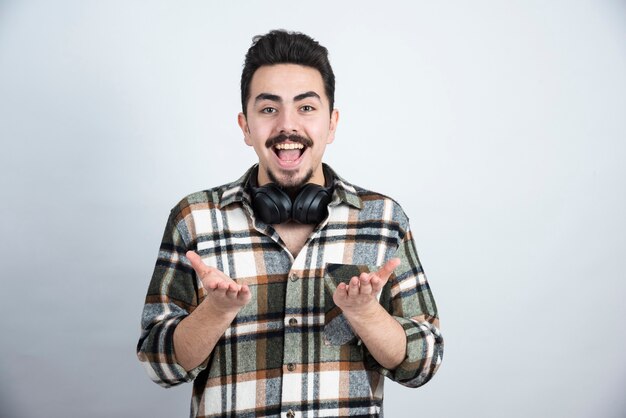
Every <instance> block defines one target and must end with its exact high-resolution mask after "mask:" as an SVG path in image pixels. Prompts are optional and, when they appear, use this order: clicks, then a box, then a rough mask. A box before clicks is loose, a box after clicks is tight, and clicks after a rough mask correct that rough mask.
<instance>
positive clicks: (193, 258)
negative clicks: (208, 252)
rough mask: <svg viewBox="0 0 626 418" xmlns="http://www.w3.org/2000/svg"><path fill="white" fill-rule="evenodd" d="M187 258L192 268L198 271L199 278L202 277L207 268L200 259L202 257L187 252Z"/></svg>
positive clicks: (192, 252)
mask: <svg viewBox="0 0 626 418" xmlns="http://www.w3.org/2000/svg"><path fill="white" fill-rule="evenodd" d="M185 257H187V259H188V260H189V262H190V263H191V267H193V269H194V270H195V271H196V274H197V275H198V276H201V275H202V273H204V271H205V270H206V267H207V266H206V264H204V261H202V258H200V256H199V255H198V254H196V253H195V252H194V251H187V252H186V253H185Z"/></svg>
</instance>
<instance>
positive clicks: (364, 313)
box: [342, 299, 382, 321]
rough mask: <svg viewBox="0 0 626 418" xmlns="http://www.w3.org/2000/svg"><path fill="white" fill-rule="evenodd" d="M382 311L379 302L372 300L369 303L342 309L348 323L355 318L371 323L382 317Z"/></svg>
mask: <svg viewBox="0 0 626 418" xmlns="http://www.w3.org/2000/svg"><path fill="white" fill-rule="evenodd" d="M381 309H382V306H380V304H379V303H378V301H377V300H376V299H372V300H371V301H370V302H368V303H364V304H359V305H355V306H351V307H346V308H342V311H343V314H344V316H345V317H346V319H348V321H350V320H351V319H353V318H358V319H359V320H361V321H370V320H374V319H375V318H377V317H378V316H379V315H380V310H381Z"/></svg>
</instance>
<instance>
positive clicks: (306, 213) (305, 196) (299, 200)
mask: <svg viewBox="0 0 626 418" xmlns="http://www.w3.org/2000/svg"><path fill="white" fill-rule="evenodd" d="M330 200H331V193H330V191H329V190H328V189H326V188H324V187H321V186H318V185H317V184H312V183H309V184H307V185H306V186H304V187H303V188H302V190H300V193H298V196H296V198H295V200H294V202H293V208H292V210H291V211H292V214H291V217H292V219H293V220H294V221H297V222H300V223H301V224H318V223H320V222H321V221H323V220H324V218H326V216H327V215H328V204H329V203H330Z"/></svg>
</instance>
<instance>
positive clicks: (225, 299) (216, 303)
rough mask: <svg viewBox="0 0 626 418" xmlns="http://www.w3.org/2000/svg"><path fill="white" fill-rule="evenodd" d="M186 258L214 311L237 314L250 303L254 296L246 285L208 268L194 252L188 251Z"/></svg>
mask: <svg viewBox="0 0 626 418" xmlns="http://www.w3.org/2000/svg"><path fill="white" fill-rule="evenodd" d="M185 256H186V257H187V259H188V260H189V261H190V262H191V266H192V267H193V269H194V270H195V272H196V275H197V276H198V277H199V278H200V280H201V281H202V286H204V289H205V290H206V291H207V299H208V300H209V301H210V302H211V304H212V305H213V308H214V309H217V310H218V311H220V312H223V313H225V314H228V313H236V312H239V309H241V308H242V307H243V306H244V305H246V304H247V303H248V302H250V299H251V298H252V294H251V293H250V288H249V287H248V285H247V284H246V283H244V284H241V285H239V284H237V283H236V282H235V281H234V280H233V279H231V278H230V277H228V276H227V275H225V274H224V273H223V272H222V271H220V270H219V269H217V268H215V267H209V266H207V265H206V264H204V262H203V261H202V258H200V256H199V255H198V254H196V253H195V252H193V251H187V253H186V254H185Z"/></svg>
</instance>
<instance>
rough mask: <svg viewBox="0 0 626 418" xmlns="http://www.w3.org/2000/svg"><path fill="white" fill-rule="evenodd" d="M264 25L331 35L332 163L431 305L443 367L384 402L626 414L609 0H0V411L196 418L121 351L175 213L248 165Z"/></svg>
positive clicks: (621, 64)
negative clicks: (401, 240)
mask: <svg viewBox="0 0 626 418" xmlns="http://www.w3.org/2000/svg"><path fill="white" fill-rule="evenodd" d="M224 3H225V2H224ZM272 28H287V29H292V30H300V31H303V32H305V33H308V34H310V35H312V36H313V37H315V38H316V39H318V40H319V41H320V42H321V43H322V44H323V45H326V46H327V47H328V48H329V49H330V52H331V61H332V64H333V66H334V69H335V73H336V76H337V98H336V99H337V107H338V108H339V109H340V110H341V112H342V113H341V120H340V124H339V129H338V133H337V139H336V141H335V143H334V144H332V145H331V146H330V147H329V148H327V153H326V161H327V162H329V163H330V164H332V165H333V166H334V167H335V168H336V169H337V171H338V172H339V173H340V174H341V175H343V176H344V177H346V178H347V179H349V180H352V181H354V182H355V183H357V184H359V185H361V186H364V187H367V188H370V189H374V190H379V191H382V192H384V193H386V194H388V195H390V196H392V197H394V198H396V199H397V200H398V201H399V202H400V203H401V204H402V205H403V206H404V208H405V210H406V212H407V213H408V214H409V216H410V217H411V222H412V227H413V229H414V232H415V234H416V241H417V246H418V249H419V251H420V256H421V259H422V262H423V264H424V266H425V269H426V272H427V274H428V276H429V279H430V282H431V286H432V289H433V291H434V294H435V297H436V299H437V302H438V305H439V309H440V313H441V318H442V326H443V332H444V337H445V339H446V352H445V356H444V361H443V365H442V367H441V369H440V371H439V374H438V375H437V376H436V377H435V378H434V380H433V381H431V382H430V383H429V384H427V385H426V386H425V387H423V388H421V389H418V390H410V389H405V388H403V387H400V386H398V385H394V384H392V383H391V382H389V384H388V385H387V388H386V402H385V404H386V415H387V416H389V417H419V416H423V417H431V418H432V417H531V416H532V417H624V416H626V400H625V398H624V392H625V388H626V359H625V357H626V356H625V355H624V352H625V350H624V349H625V348H626V327H625V326H624V324H623V320H624V318H625V317H626V304H624V302H623V300H624V294H625V293H626V281H625V280H624V279H625V275H624V272H623V264H622V263H623V262H624V258H625V255H626V253H625V250H626V221H625V216H624V214H625V213H626V192H625V190H626V188H625V187H624V179H625V175H626V168H625V165H626V164H625V163H624V161H625V159H626V144H625V140H626V117H625V116H626V112H625V110H626V42H625V40H626V4H625V3H624V2H623V1H617V0H615V1H601V0H589V1H565V0H563V1H560V0H559V1H548V2H546V1H539V0H533V1H521V0H520V1H472V2H466V1H451V2H445V4H439V2H433V1H419V2H408V1H407V2H393V1H387V2H375V3H369V2H361V1H359V2H356V1H351V2H341V1H337V2H327V1H317V2H311V3H302V2H294V1H272V2H241V1H240V2H232V3H229V4H227V5H226V4H225V5H219V6H217V2H208V1H185V2H173V1H172V2H164V1H107V2H104V1H102V2H94V1H79V0H76V1H69V0H63V1H56V2H45V1H10V0H8V1H7V0H4V1H0V138H1V141H2V151H1V154H0V159H1V161H0V163H1V165H0V167H1V170H2V173H1V176H0V185H1V190H2V199H1V203H0V205H1V206H0V211H1V212H0V219H1V227H2V230H1V233H2V237H3V239H2V241H1V243H0V245H1V252H0V253H1V254H2V273H0V274H1V280H2V283H1V288H0V289H1V290H0V292H1V293H0V294H1V303H0V327H1V334H0V335H1V340H2V341H1V343H0V375H1V376H2V379H1V382H0V405H1V406H0V415H1V416H2V417H35V416H46V417H64V416H90V417H112V416H116V417H127V416H151V417H174V416H187V414H188V408H189V406H188V405H189V397H190V391H191V386H190V385H184V386H181V387H178V388H175V389H170V390H164V389H161V388H160V387H158V386H157V385H154V384H153V383H151V382H150V381H149V379H148V377H147V376H146V374H145V372H144V370H143V368H142V367H141V365H140V364H139V362H138V361H137V360H136V357H135V344H136V340H137V337H138V335H139V317H140V313H141V308H142V303H143V298H144V295H145V291H146V288H147V285H148V281H149V279H150V274H151V271H152V268H153V264H154V261H155V258H156V255H157V249H158V245H159V242H160V238H161V233H162V230H163V228H164V226H165V221H166V219H167V215H168V212H169V209H170V208H171V207H172V206H173V205H174V204H175V203H176V202H177V201H178V199H180V198H181V197H182V196H184V195H185V194H187V193H190V192H193V191H196V190H201V189H204V188H207V187H210V186H215V185H218V184H222V183H225V182H228V181H231V180H234V179H235V178H237V177H238V176H239V175H240V174H241V173H242V172H243V170H244V169H245V168H247V167H248V166H249V165H251V164H252V163H253V162H254V161H255V154H254V152H253V150H252V149H251V148H249V147H247V146H245V145H244V142H243V140H242V135H241V133H240V132H239V128H238V127H237V125H236V115H237V112H238V111H239V85H238V82H239V76H240V71H241V66H242V63H243V57H244V53H245V51H246V50H247V48H248V47H249V45H250V41H251V37H252V36H253V35H255V34H259V33H265V32H267V31H268V30H269V29H272Z"/></svg>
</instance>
